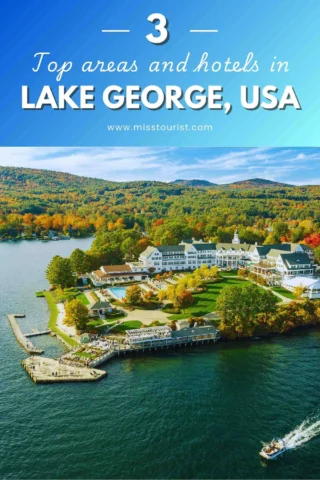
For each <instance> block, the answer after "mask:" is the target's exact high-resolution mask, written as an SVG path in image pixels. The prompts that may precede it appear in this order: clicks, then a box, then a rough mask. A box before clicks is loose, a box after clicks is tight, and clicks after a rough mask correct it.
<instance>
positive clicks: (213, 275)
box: [210, 265, 219, 278]
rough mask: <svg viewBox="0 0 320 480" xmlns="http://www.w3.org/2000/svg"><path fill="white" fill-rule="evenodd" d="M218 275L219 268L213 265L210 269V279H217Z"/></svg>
mask: <svg viewBox="0 0 320 480" xmlns="http://www.w3.org/2000/svg"><path fill="white" fill-rule="evenodd" d="M218 273H219V269H218V267H217V266H216V265H213V266H212V267H211V268H210V277H211V278H217V276H218Z"/></svg>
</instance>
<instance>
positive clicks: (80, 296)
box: [76, 293, 90, 306]
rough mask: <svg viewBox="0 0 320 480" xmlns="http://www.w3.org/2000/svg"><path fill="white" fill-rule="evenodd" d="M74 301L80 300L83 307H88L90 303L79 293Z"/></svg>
mask: <svg viewBox="0 0 320 480" xmlns="http://www.w3.org/2000/svg"><path fill="white" fill-rule="evenodd" d="M76 299H77V300H80V301H81V302H82V303H83V305H85V306H87V305H89V303H90V302H89V300H88V299H87V297H86V296H85V294H84V293H79V294H78V295H77V296H76Z"/></svg>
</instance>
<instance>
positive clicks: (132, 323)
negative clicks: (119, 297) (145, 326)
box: [110, 320, 142, 333]
mask: <svg viewBox="0 0 320 480" xmlns="http://www.w3.org/2000/svg"><path fill="white" fill-rule="evenodd" d="M141 326H142V322H140V320H129V321H128V322H123V323H121V324H120V325H118V326H117V327H115V328H113V329H112V330H111V332H112V333H114V332H125V331H126V330H133V329H134V328H140V327H141ZM111 332H110V333H111Z"/></svg>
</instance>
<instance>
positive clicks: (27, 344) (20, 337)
mask: <svg viewBox="0 0 320 480" xmlns="http://www.w3.org/2000/svg"><path fill="white" fill-rule="evenodd" d="M7 317H8V320H9V323H10V325H11V328H12V330H13V333H14V335H15V337H16V339H17V341H18V343H20V345H21V346H22V347H23V348H24V349H25V350H26V352H28V353H30V354H40V353H43V350H40V349H39V348H36V347H35V346H34V345H33V343H32V342H31V341H30V340H29V339H28V338H27V337H26V336H25V335H24V334H23V333H22V331H21V329H20V326H19V324H18V322H17V318H24V317H25V315H24V314H23V313H13V314H8V315H7Z"/></svg>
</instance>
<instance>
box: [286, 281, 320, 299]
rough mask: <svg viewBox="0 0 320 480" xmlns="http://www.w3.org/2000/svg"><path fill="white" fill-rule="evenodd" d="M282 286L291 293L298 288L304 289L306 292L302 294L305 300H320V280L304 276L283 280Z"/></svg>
mask: <svg viewBox="0 0 320 480" xmlns="http://www.w3.org/2000/svg"><path fill="white" fill-rule="evenodd" d="M282 286H283V287H284V288H286V289H287V290H290V291H291V292H292V291H293V290H294V289H295V288H296V287H304V288H305V292H304V293H303V294H302V296H303V297H304V298H310V299H314V298H320V278H310V277H303V276H295V277H291V278H289V277H287V278H284V279H283V281H282Z"/></svg>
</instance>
